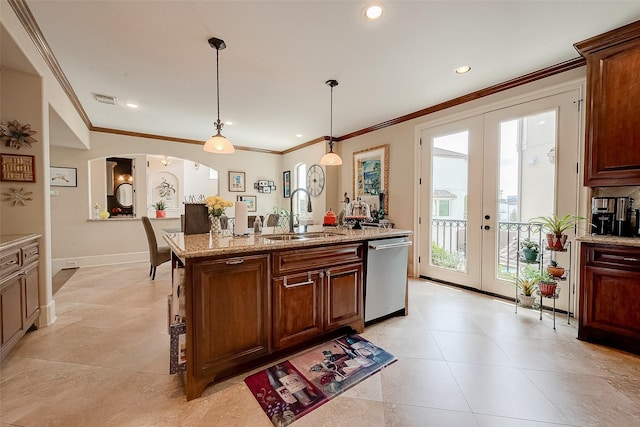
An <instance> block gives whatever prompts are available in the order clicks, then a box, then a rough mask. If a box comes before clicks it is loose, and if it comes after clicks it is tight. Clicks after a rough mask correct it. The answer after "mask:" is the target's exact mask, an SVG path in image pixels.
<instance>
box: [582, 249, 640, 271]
mask: <svg viewBox="0 0 640 427" xmlns="http://www.w3.org/2000/svg"><path fill="white" fill-rule="evenodd" d="M586 262H587V265H589V266H592V267H605V268H615V269H623V270H629V271H640V249H637V248H634V247H629V246H613V245H611V246H609V245H588V246H587V258H586Z"/></svg>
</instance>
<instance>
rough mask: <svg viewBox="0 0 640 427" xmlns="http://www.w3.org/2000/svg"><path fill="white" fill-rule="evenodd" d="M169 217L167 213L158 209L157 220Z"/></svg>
mask: <svg viewBox="0 0 640 427" xmlns="http://www.w3.org/2000/svg"><path fill="white" fill-rule="evenodd" d="M166 216H167V212H166V211H159V210H157V209H156V218H165V217H166Z"/></svg>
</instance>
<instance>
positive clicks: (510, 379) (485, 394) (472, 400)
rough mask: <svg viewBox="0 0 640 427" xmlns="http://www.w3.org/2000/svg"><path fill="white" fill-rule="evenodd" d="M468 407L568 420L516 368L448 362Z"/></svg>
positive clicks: (491, 412) (489, 412) (507, 414)
mask: <svg viewBox="0 0 640 427" xmlns="http://www.w3.org/2000/svg"><path fill="white" fill-rule="evenodd" d="M449 367H450V369H451V371H452V372H453V376H454V377H455V380H456V382H457V384H459V386H460V389H461V390H462V393H463V394H464V397H465V399H466V401H467V402H468V403H469V406H470V407H471V410H472V411H473V412H474V413H476V414H486V415H498V416H502V417H511V418H519V419H525V420H532V421H543V422H549V423H566V422H567V421H568V419H567V418H565V417H564V416H563V415H562V413H561V412H560V411H559V410H558V408H556V407H555V406H554V405H553V402H552V401H551V400H550V399H548V398H547V397H546V396H545V395H543V394H542V393H541V392H540V390H538V389H537V388H536V386H535V385H534V384H533V383H532V382H531V381H530V380H529V378H527V377H526V376H525V375H524V374H523V373H522V372H521V371H520V370H519V369H517V368H509V367H503V366H489V365H472V364H467V363H452V362H449Z"/></svg>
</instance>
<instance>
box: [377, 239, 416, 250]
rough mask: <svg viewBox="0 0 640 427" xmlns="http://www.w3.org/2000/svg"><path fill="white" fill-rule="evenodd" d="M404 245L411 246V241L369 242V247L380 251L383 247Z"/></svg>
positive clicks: (390, 247)
mask: <svg viewBox="0 0 640 427" xmlns="http://www.w3.org/2000/svg"><path fill="white" fill-rule="evenodd" d="M405 246H411V241H410V240H407V241H406V242H395V243H369V249H373V250H374V251H381V250H384V249H393V248H403V247H405Z"/></svg>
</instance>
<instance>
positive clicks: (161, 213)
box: [152, 200, 167, 218]
mask: <svg viewBox="0 0 640 427" xmlns="http://www.w3.org/2000/svg"><path fill="white" fill-rule="evenodd" d="M152 207H153V208H155V210H156V218H165V217H166V216H167V213H166V212H165V209H166V207H167V206H166V205H165V202H164V200H159V201H157V202H156V203H154V204H153V205H152Z"/></svg>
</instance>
